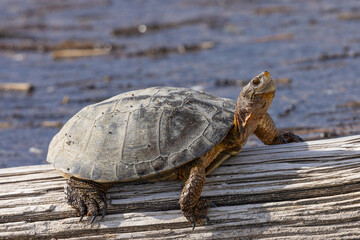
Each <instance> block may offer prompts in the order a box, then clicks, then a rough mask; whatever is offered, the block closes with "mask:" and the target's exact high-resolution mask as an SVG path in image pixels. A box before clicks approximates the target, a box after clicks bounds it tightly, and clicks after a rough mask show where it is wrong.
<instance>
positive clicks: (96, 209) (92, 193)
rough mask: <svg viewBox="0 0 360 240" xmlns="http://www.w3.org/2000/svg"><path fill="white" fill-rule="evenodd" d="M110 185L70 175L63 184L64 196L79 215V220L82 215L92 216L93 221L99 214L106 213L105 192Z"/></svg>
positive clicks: (103, 214)
mask: <svg viewBox="0 0 360 240" xmlns="http://www.w3.org/2000/svg"><path fill="white" fill-rule="evenodd" d="M111 185H112V184H108V183H97V182H94V181H89V180H83V179H78V178H75V177H71V178H70V179H69V180H67V181H66V184H65V198H66V200H67V203H68V204H69V205H70V206H72V207H73V208H74V209H75V210H76V212H77V213H78V215H79V216H80V221H81V220H82V219H83V217H84V216H92V219H91V223H93V222H94V221H95V219H96V217H97V216H98V215H99V214H101V215H102V218H104V216H105V214H106V208H107V203H106V192H107V190H108V189H109V188H110V187H111ZM102 218H101V219H102Z"/></svg>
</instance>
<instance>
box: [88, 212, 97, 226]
mask: <svg viewBox="0 0 360 240" xmlns="http://www.w3.org/2000/svg"><path fill="white" fill-rule="evenodd" d="M96 217H97V213H96V214H95V215H94V216H93V217H92V218H91V221H90V224H92V223H93V222H94V221H95V219H96Z"/></svg>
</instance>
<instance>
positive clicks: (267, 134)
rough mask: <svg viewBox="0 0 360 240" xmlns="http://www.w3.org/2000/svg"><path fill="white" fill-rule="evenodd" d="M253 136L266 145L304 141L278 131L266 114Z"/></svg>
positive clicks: (292, 134)
mask: <svg viewBox="0 0 360 240" xmlns="http://www.w3.org/2000/svg"><path fill="white" fill-rule="evenodd" d="M254 134H255V135H256V136H257V137H258V138H259V139H260V140H261V141H262V142H263V143H264V144H266V145H275V144H284V143H291V142H303V141H304V140H303V139H302V138H301V137H299V136H298V135H295V134H294V133H292V132H285V131H279V130H278V129H277V128H276V125H275V123H274V121H273V120H272V118H271V116H270V115H269V114H268V113H266V114H265V116H264V117H263V118H262V119H261V121H260V122H259V125H258V126H257V128H256V130H255V132H254Z"/></svg>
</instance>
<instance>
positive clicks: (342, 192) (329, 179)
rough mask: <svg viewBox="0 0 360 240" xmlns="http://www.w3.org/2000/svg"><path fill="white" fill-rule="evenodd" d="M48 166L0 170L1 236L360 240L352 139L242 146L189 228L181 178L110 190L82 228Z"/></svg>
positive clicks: (359, 144)
mask: <svg viewBox="0 0 360 240" xmlns="http://www.w3.org/2000/svg"><path fill="white" fill-rule="evenodd" d="M64 182H65V180H64V179H63V178H62V177H61V175H60V173H59V172H58V171H56V170H54V169H53V168H52V166H50V165H41V166H30V167H19V168H8V169H0V186H1V188H0V239H29V238H30V239H52V238H53V239H327V240H330V239H358V238H359V236H360V135H357V136H350V137H343V138H337V139H331V140H321V141H312V142H306V143H295V144H287V145H277V146H264V147H257V148H248V149H245V150H243V152H241V153H240V154H239V156H237V157H234V158H232V159H230V160H228V161H227V162H225V163H223V164H222V166H220V167H219V168H218V169H216V170H215V171H214V172H213V173H212V174H211V175H209V176H208V177H207V182H206V186H205V188H204V190H203V194H202V195H203V196H204V197H207V198H208V199H210V200H211V201H212V202H213V203H215V204H216V205H217V207H212V208H211V209H210V210H209V217H210V219H211V223H212V224H211V225H201V226H197V227H196V228H195V230H194V231H192V228H191V226H190V224H189V223H188V222H187V221H186V220H185V218H184V217H183V216H182V215H181V213H180V209H179V205H178V198H179V196H180V192H181V189H182V186H183V183H181V182H176V181H174V182H158V183H139V182H135V183H125V184H118V185H116V186H115V187H113V188H112V189H111V190H110V191H109V193H108V195H107V196H108V202H109V211H108V214H107V215H106V217H105V218H104V220H103V221H102V222H99V221H95V223H94V224H89V222H88V219H85V221H84V220H83V222H81V223H79V218H78V217H77V216H76V214H75V212H74V211H73V210H72V209H71V207H69V206H68V205H67V204H66V203H65V200H64V193H63V185H64Z"/></svg>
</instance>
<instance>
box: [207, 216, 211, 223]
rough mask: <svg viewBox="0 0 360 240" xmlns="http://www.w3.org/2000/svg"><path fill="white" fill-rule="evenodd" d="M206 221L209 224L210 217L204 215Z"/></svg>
mask: <svg viewBox="0 0 360 240" xmlns="http://www.w3.org/2000/svg"><path fill="white" fill-rule="evenodd" d="M206 223H207V224H208V225H211V221H210V218H209V217H208V216H206Z"/></svg>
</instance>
